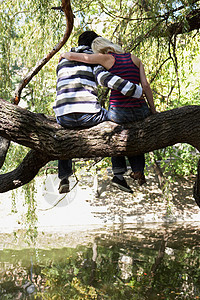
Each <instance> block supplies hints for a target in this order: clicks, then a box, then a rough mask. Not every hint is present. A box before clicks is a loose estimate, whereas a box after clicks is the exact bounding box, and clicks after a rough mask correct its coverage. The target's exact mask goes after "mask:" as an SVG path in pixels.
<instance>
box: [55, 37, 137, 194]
mask: <svg viewBox="0 0 200 300" xmlns="http://www.w3.org/2000/svg"><path fill="white" fill-rule="evenodd" d="M96 37H97V34H96V33H95V32H93V31H86V32H84V33H83V34H82V35H80V37H79V41H78V45H79V47H77V48H72V50H71V51H74V52H72V53H75V52H82V53H92V50H91V49H90V48H91V43H92V41H93V40H94V39H95V38H96ZM90 55H91V54H90ZM94 69H95V70H96V71H94ZM95 72H97V73H98V76H96V78H95V75H94V74H95ZM95 80H96V81H97V82H98V83H99V84H101V85H104V86H106V87H109V88H113V89H117V90H119V92H121V93H123V94H124V95H129V96H133V95H134V96H135V97H140V96H141V95H142V88H141V87H139V86H138V85H135V84H133V83H131V82H129V81H127V80H124V79H121V78H119V77H118V76H114V75H112V74H111V73H109V72H108V71H106V70H105V69H104V68H103V67H101V66H96V67H95V68H92V66H91V65H88V64H83V63H78V62H71V61H69V60H67V59H62V57H61V59H60V62H59V64H58V66H57V97H56V102H55V105H54V107H53V109H54V112H55V114H56V119H57V122H58V123H59V124H60V125H62V126H64V127H66V128H75V127H81V128H82V127H91V126H94V125H96V124H98V123H101V122H104V121H106V120H108V117H107V111H106V110H105V109H104V108H101V106H100V104H99V103H98V99H97V85H96V81H95ZM70 175H72V160H71V159H68V160H59V161H58V177H59V179H60V180H61V182H60V186H59V193H66V192H69V179H68V178H69V176H70Z"/></svg>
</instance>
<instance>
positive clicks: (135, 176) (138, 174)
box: [130, 171, 146, 185]
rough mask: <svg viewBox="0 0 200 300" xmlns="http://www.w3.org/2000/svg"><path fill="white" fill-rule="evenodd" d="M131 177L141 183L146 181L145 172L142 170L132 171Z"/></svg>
mask: <svg viewBox="0 0 200 300" xmlns="http://www.w3.org/2000/svg"><path fill="white" fill-rule="evenodd" d="M130 177H131V178H133V179H134V180H137V181H138V183H139V185H143V184H144V183H146V179H145V176H144V173H142V172H140V171H137V172H131V174H130Z"/></svg>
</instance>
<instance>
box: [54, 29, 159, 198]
mask: <svg viewBox="0 0 200 300" xmlns="http://www.w3.org/2000/svg"><path fill="white" fill-rule="evenodd" d="M140 83H141V85H142V87H141V86H139V84H140ZM97 84H98V85H101V86H104V87H108V88H110V89H111V95H110V99H109V109H108V111H107V110H106V109H105V108H102V107H101V106H100V104H99V102H98V98H97ZM143 94H144V95H145V98H146V99H147V102H148V105H147V102H146V101H145V98H144V97H143ZM53 108H54V112H55V114H56V119H57V122H58V123H59V124H60V125H62V126H63V127H65V128H69V129H72V128H88V127H92V126H95V125H97V124H99V123H101V122H104V121H112V122H115V123H117V124H123V123H130V122H135V121H139V120H143V119H144V118H146V117H147V116H149V115H150V114H155V113H156V109H155V105H154V101H153V95H152V91H151V88H150V85H149V83H148V81H147V79H146V75H145V71H144V67H143V64H142V62H141V61H140V59H138V58H137V57H136V56H134V55H132V54H130V53H125V52H124V51H123V49H122V48H121V47H120V46H119V45H117V44H113V43H112V42H110V41H109V40H107V39H105V38H103V37H100V36H98V35H97V34H96V33H95V32H94V31H85V32H84V33H83V34H81V35H80V36H79V40H78V47H75V48H72V49H71V52H66V53H62V54H61V56H60V60H59V64H58V66H57V97H56V101H55V105H54V107H53ZM111 160H112V170H113V174H114V177H113V179H112V184H113V185H115V186H117V187H118V188H120V189H121V190H123V191H126V192H129V193H133V191H132V190H131V188H130V186H128V184H127V182H126V180H125V178H124V177H123V175H124V173H125V172H126V171H127V166H126V160H125V157H124V156H117V157H112V158H111ZM128 160H129V163H130V166H131V169H132V172H131V174H130V177H131V178H133V179H134V180H137V181H138V183H139V185H142V184H144V183H145V182H146V180H145V176H144V167H145V157H144V154H141V155H137V156H131V157H128ZM72 173H73V172H72V160H71V159H68V160H59V161H58V177H59V179H60V180H61V181H60V186H59V193H67V192H69V191H70V188H69V177H70V176H71V175H72Z"/></svg>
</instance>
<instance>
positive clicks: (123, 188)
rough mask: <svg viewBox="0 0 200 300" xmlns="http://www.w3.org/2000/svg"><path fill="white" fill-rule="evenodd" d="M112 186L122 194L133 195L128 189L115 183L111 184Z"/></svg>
mask: <svg viewBox="0 0 200 300" xmlns="http://www.w3.org/2000/svg"><path fill="white" fill-rule="evenodd" d="M112 185H114V186H115V187H117V188H119V189H120V190H122V191H123V192H127V193H130V194H133V191H132V190H129V189H127V188H125V187H124V186H123V185H120V184H117V183H115V182H112Z"/></svg>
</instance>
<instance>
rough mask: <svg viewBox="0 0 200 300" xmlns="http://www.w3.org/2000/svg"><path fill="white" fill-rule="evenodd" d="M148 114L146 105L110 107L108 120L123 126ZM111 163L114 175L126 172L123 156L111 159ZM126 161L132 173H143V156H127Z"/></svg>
mask: <svg viewBox="0 0 200 300" xmlns="http://www.w3.org/2000/svg"><path fill="white" fill-rule="evenodd" d="M150 114H151V113H150V110H149V107H148V105H147V104H144V105H143V106H142V107H140V108H128V107H127V108H126V107H123V108H122V107H120V108H116V107H110V108H109V110H108V119H109V120H110V121H113V122H115V123H118V124H124V123H131V122H136V121H140V120H143V119H145V118H146V117H148V116H149V115H150ZM111 161H112V170H113V173H114V175H116V174H124V173H125V172H126V171H127V166H126V159H125V157H124V156H117V157H112V158H111ZM128 161H129V163H130V166H131V169H132V171H133V172H136V171H140V172H142V173H143V172H144V167H145V157H144V154H141V155H137V156H129V157H128Z"/></svg>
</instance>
